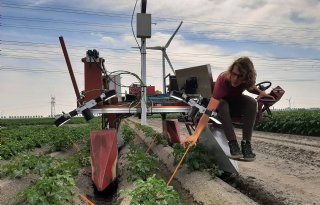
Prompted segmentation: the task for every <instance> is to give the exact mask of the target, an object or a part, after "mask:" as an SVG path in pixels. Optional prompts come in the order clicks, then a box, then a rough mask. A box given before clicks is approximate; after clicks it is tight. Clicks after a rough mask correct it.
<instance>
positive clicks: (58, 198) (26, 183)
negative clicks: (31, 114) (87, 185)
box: [0, 118, 100, 204]
mask: <svg viewBox="0 0 320 205" xmlns="http://www.w3.org/2000/svg"><path fill="white" fill-rule="evenodd" d="M73 123H77V124H72V123H71V124H68V125H67V126H64V127H59V128H57V127H55V126H53V119H49V118H48V119H30V120H29V119H6V120H1V121H0V125H1V129H0V166H1V169H0V204H73V201H74V200H75V196H77V193H79V189H78V188H77V186H76V177H77V176H78V172H79V170H80V169H82V168H83V167H87V166H89V165H90V161H89V138H88V136H89V132H90V130H93V129H99V125H100V124H99V121H98V120H93V121H92V122H91V123H90V124H88V123H87V124H84V120H83V119H80V118H79V119H75V120H74V121H73Z"/></svg>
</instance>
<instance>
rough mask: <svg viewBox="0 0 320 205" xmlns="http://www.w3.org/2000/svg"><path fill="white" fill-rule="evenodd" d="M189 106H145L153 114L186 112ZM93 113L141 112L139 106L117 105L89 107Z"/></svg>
mask: <svg viewBox="0 0 320 205" xmlns="http://www.w3.org/2000/svg"><path fill="white" fill-rule="evenodd" d="M189 110H190V107H187V106H184V107H174V106H172V107H164V106H155V107H149V108H147V113H150V114H155V113H181V112H184V113H185V112H188V111H189ZM91 111H92V113H93V114H101V113H119V114H121V113H128V114H130V113H132V114H135V113H141V108H128V107H119V108H114V107H112V108H94V109H91Z"/></svg>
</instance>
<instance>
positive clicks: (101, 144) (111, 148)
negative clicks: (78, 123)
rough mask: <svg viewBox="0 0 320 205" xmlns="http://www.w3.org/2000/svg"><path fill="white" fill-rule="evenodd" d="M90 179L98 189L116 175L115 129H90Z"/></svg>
mask: <svg viewBox="0 0 320 205" xmlns="http://www.w3.org/2000/svg"><path fill="white" fill-rule="evenodd" d="M90 141H91V143H90V144H91V160H92V162H91V163H92V164H91V168H92V177H91V178H92V181H93V183H94V184H95V186H96V187H97V189H98V191H103V190H105V189H106V188H107V187H108V186H109V185H110V183H111V182H113V181H114V180H115V179H116V177H117V161H118V147H117V131H116V129H108V130H100V131H91V132H90Z"/></svg>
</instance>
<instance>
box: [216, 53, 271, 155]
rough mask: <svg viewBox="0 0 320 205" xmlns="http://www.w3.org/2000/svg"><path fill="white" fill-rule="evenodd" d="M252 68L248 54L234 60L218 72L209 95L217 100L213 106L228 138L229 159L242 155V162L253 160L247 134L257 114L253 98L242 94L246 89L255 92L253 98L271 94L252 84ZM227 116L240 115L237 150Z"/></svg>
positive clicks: (254, 73)
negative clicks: (239, 136)
mask: <svg viewBox="0 0 320 205" xmlns="http://www.w3.org/2000/svg"><path fill="white" fill-rule="evenodd" d="M255 83H256V71H255V69H254V65H253V63H252V62H251V60H250V59H249V58H248V57H241V58H239V59H237V60H235V61H234V62H233V63H232V64H231V66H230V67H229V69H228V70H227V71H225V72H223V73H221V74H220V75H219V76H218V78H217V80H216V82H215V85H214V89H213V98H215V99H217V100H220V103H219V106H218V108H217V113H218V116H219V118H220V120H221V122H222V125H223V130H224V132H225V135H226V137H227V140H228V141H229V142H228V144H229V148H230V154H231V156H229V157H230V158H233V159H238V158H243V159H244V160H245V161H253V160H254V159H255V156H256V155H255V154H254V153H253V152H252V147H251V137H252V130H253V126H254V123H255V120H256V115H257V101H256V100H255V99H253V98H252V97H250V96H247V95H244V94H243V92H244V91H245V90H247V91H248V92H250V93H253V94H256V95H258V97H257V100H259V99H261V98H263V97H267V98H272V99H273V96H271V95H268V94H266V93H265V92H264V91H261V90H259V89H258V88H257V87H256V86H255ZM231 117H242V119H243V127H242V141H241V150H240V147H239V144H238V141H237V138H236V134H235V132H234V129H233V125H232V120H231Z"/></svg>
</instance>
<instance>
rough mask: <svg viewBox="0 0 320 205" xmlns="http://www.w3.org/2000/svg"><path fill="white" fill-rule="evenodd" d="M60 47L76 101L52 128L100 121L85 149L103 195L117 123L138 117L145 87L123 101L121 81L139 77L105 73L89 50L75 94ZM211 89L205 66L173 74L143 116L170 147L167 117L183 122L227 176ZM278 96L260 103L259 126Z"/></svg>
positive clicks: (230, 166)
mask: <svg viewBox="0 0 320 205" xmlns="http://www.w3.org/2000/svg"><path fill="white" fill-rule="evenodd" d="M60 43H61V47H62V50H63V53H64V56H65V60H66V63H67V67H68V70H69V74H70V77H71V80H72V83H73V87H74V90H75V93H76V96H77V107H76V108H75V109H74V110H72V111H70V112H69V113H63V115H61V116H60V117H59V118H57V119H56V120H55V125H56V126H61V125H63V124H64V123H66V122H67V121H68V120H70V119H71V118H72V117H74V116H76V115H78V114H82V116H83V117H84V118H85V119H86V120H87V121H88V120H90V119H92V118H93V117H94V116H97V115H98V116H99V117H101V119H102V120H101V130H98V131H91V133H90V147H91V163H92V181H93V183H94V184H95V186H96V188H97V189H98V190H99V191H103V190H104V189H106V188H107V187H108V186H109V185H110V184H111V183H112V182H113V181H114V180H115V179H116V177H117V162H118V161H117V160H118V149H119V147H120V145H119V144H118V137H119V135H118V134H117V131H118V128H119V125H120V122H121V120H122V119H123V118H125V117H129V116H132V115H139V114H141V101H140V100H141V98H142V95H141V94H140V95H139V93H140V91H141V87H142V86H144V85H143V84H142V83H141V84H140V85H134V86H133V87H131V89H132V92H130V93H129V94H126V95H125V96H124V97H123V96H122V95H121V82H120V75H121V74H131V75H133V76H134V77H136V78H137V79H139V77H138V76H136V74H133V73H130V72H127V71H119V72H107V71H106V69H105V67H104V59H103V58H101V57H99V53H98V51H96V50H89V51H87V53H86V56H85V57H84V58H82V62H83V63H84V86H85V88H84V90H83V91H82V92H79V90H78V86H77V83H76V81H75V78H74V76H73V71H72V67H71V64H70V61H69V57H68V53H67V49H66V47H65V44H64V41H63V38H62V37H60ZM213 86H214V82H213V80H212V74H211V67H210V65H201V66H196V67H191V68H185V69H180V70H176V71H175V75H174V76H169V85H168V91H169V93H170V95H169V94H156V93H155V92H154V89H153V88H150V91H149V94H150V95H147V96H148V98H147V99H146V105H147V114H148V115H152V114H160V115H161V117H162V127H163V136H164V137H165V138H166V139H167V140H168V142H169V144H174V143H181V141H182V140H181V136H180V134H179V129H180V123H179V122H178V121H177V120H168V119H166V114H168V113H180V114H181V117H180V118H179V121H180V122H181V121H182V122H184V124H185V126H186V128H187V130H188V132H189V134H190V135H198V136H201V137H200V140H199V143H201V144H203V145H205V146H207V148H208V150H209V152H208V153H209V154H210V155H212V156H214V163H216V164H217V165H218V166H219V167H220V168H221V169H222V170H224V171H226V172H229V173H238V172H239V169H238V165H237V161H235V160H232V159H229V158H228V157H227V155H228V152H229V149H228V145H227V141H226V138H225V136H224V132H223V129H222V125H221V123H220V122H219V119H217V113H216V108H217V106H218V104H219V101H217V100H215V99H213V98H212V97H211V95H212V90H213ZM257 86H259V88H260V89H261V90H267V89H268V88H269V87H270V86H271V82H269V81H267V82H262V83H259V84H258V85H257ZM137 90H138V92H137ZM283 94H284V91H283V89H282V88H281V87H279V86H277V87H275V88H273V89H272V91H271V92H270V95H272V96H273V97H274V98H275V99H274V100H268V99H262V100H259V101H258V108H257V109H258V115H257V120H262V118H263V114H262V113H263V112H265V111H266V112H267V114H269V115H271V114H272V113H271V111H270V106H272V105H273V104H274V103H276V102H277V101H278V100H280V98H281V97H282V95H283ZM204 118H205V119H204Z"/></svg>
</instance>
